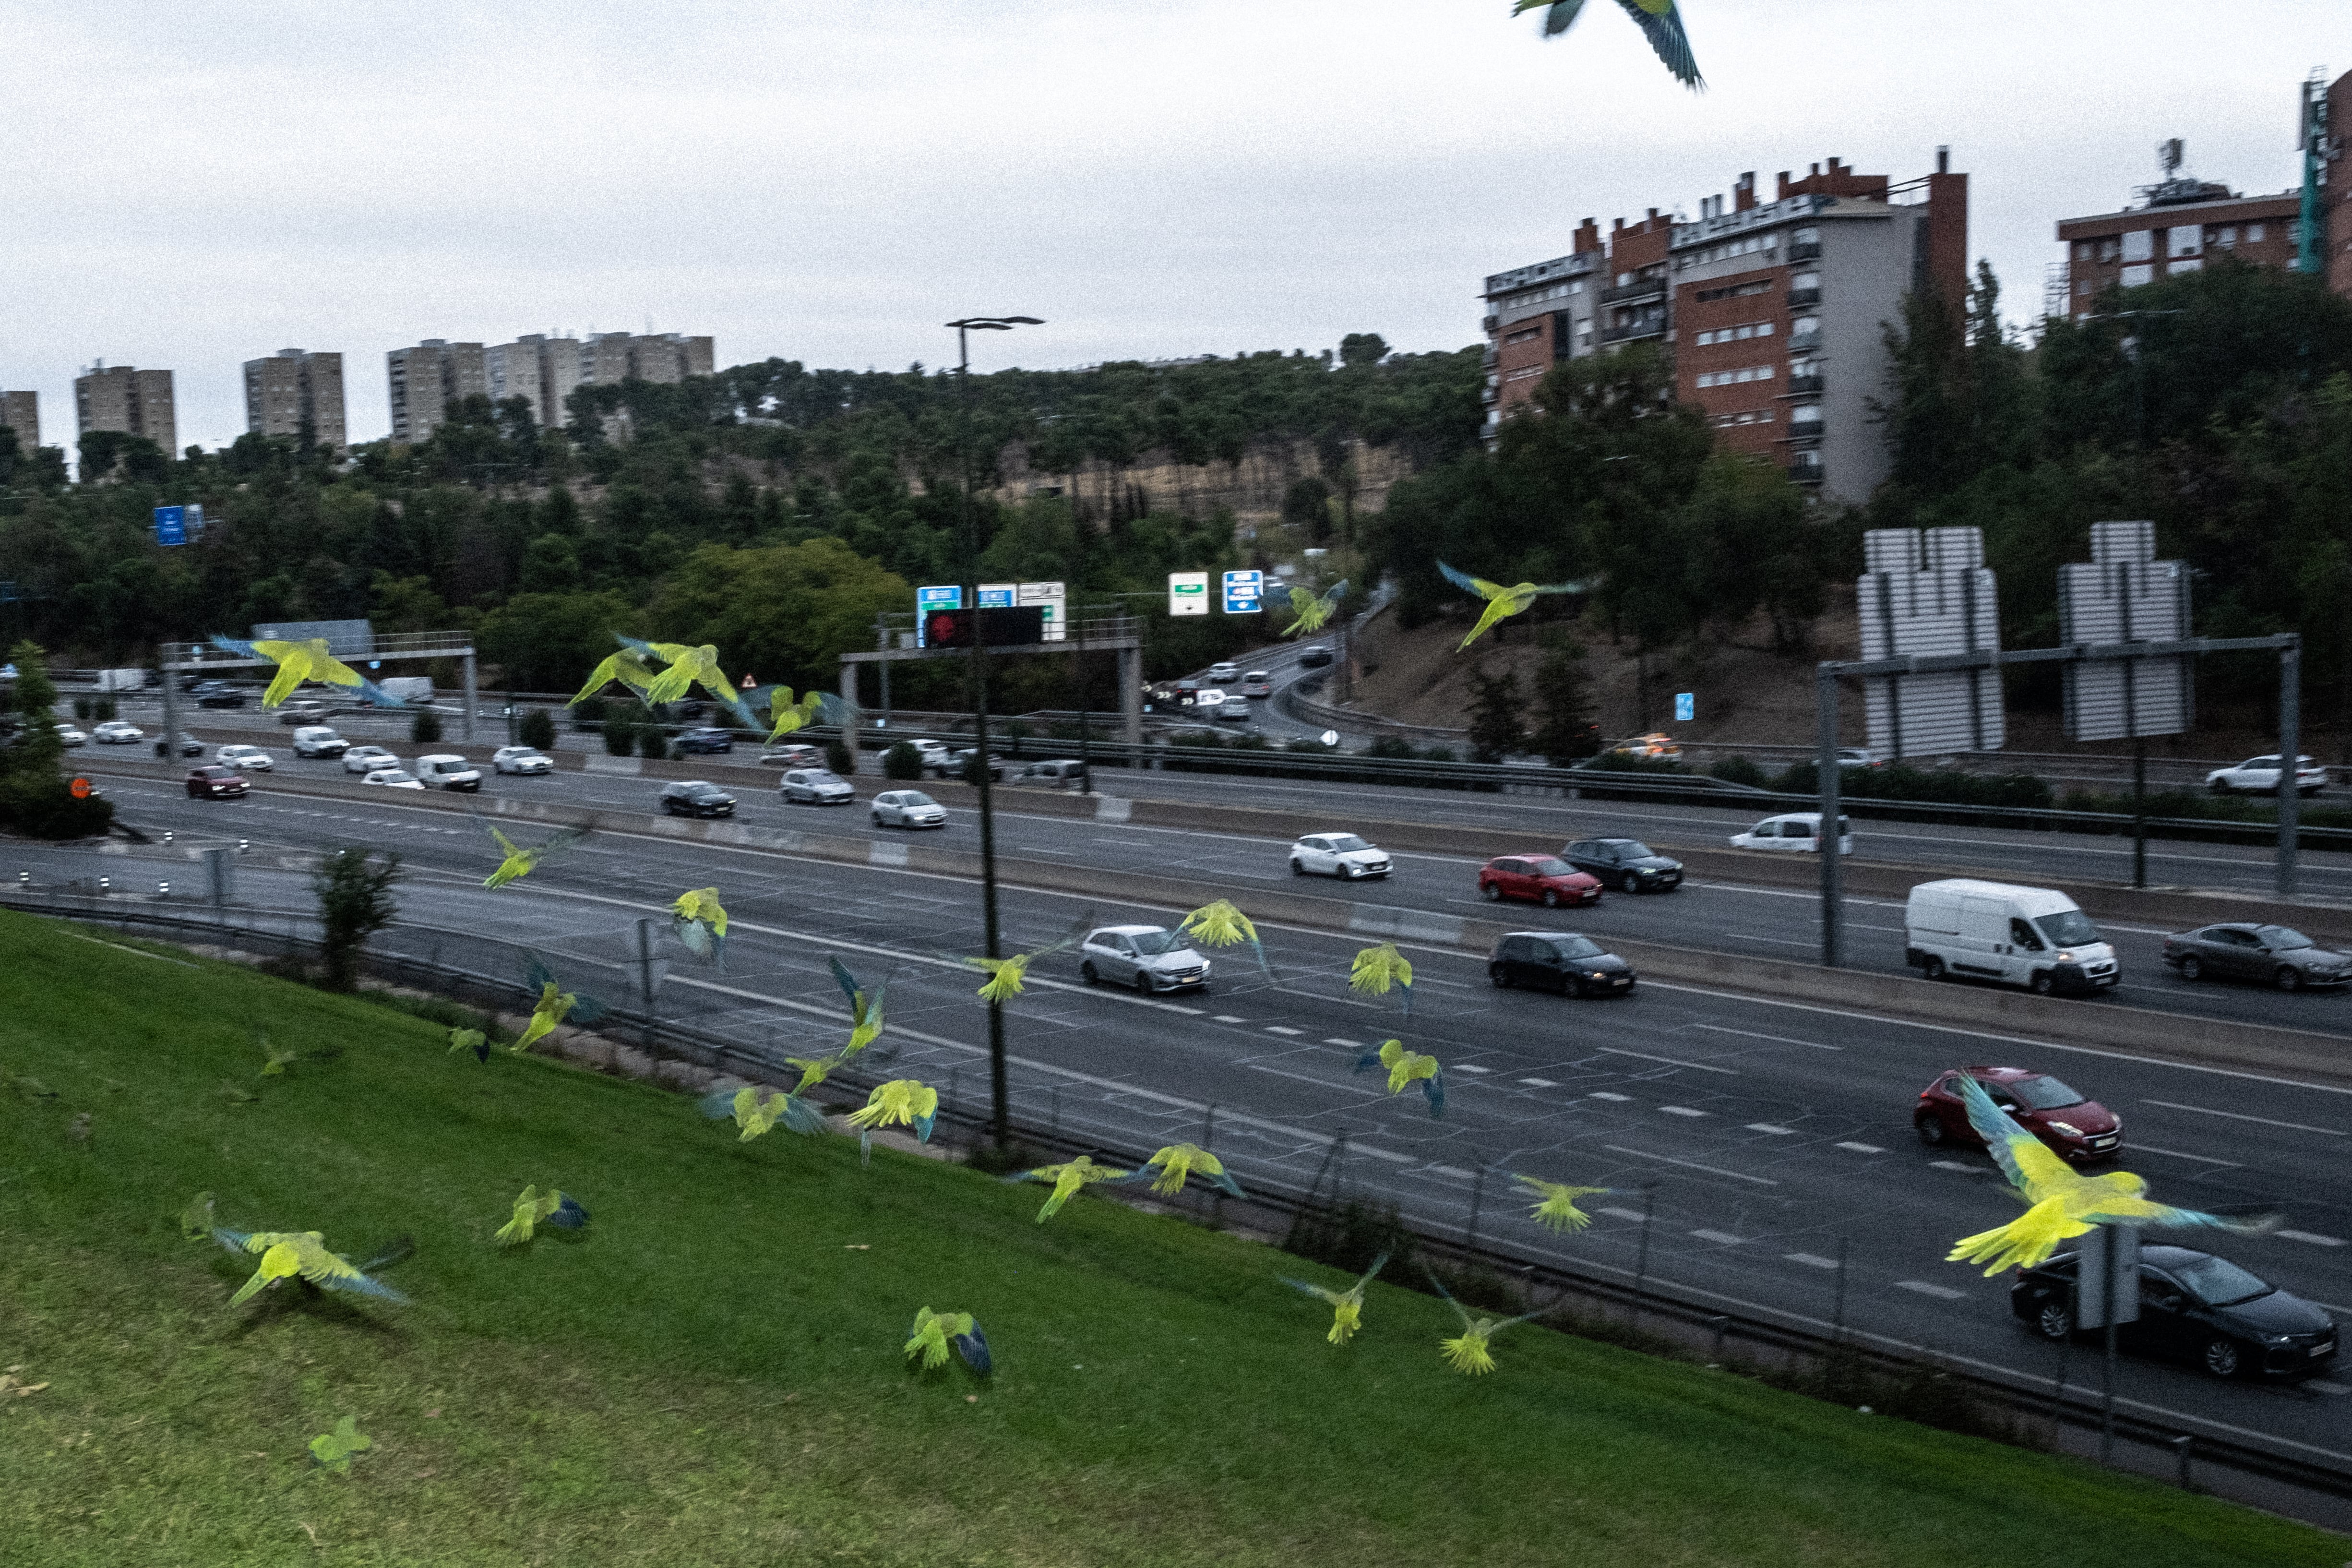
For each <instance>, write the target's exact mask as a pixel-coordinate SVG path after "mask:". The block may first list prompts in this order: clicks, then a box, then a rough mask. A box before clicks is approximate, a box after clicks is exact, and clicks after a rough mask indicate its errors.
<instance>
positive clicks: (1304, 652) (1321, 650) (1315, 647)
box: [1298, 642, 1331, 669]
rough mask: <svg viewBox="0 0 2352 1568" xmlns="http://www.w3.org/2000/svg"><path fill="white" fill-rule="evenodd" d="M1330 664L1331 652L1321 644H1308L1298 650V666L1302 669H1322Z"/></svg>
mask: <svg viewBox="0 0 2352 1568" xmlns="http://www.w3.org/2000/svg"><path fill="white" fill-rule="evenodd" d="M1330 662H1331V650H1330V649H1329V648H1328V647H1326V646H1324V645H1323V644H1321V643H1319V642H1311V643H1308V644H1307V646H1306V647H1303V648H1300V649H1299V650H1298V665H1299V668H1302V669H1320V668H1323V667H1324V666H1325V665H1327V664H1329V663H1330Z"/></svg>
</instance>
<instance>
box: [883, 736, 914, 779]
mask: <svg viewBox="0 0 2352 1568" xmlns="http://www.w3.org/2000/svg"><path fill="white" fill-rule="evenodd" d="M882 776H883V777H884V778H886V779H897V780H898V781H899V782H900V783H905V782H907V781H908V780H910V779H919V778H921V777H922V776H923V753H922V752H919V751H917V750H915V747H914V743H913V742H909V741H900V742H898V743H897V744H896V745H894V746H892V747H891V748H890V749H889V750H888V751H887V752H883V753H882Z"/></svg>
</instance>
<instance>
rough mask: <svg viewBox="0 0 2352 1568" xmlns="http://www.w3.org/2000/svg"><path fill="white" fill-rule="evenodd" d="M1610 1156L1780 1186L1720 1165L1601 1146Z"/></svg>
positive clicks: (1735, 1179) (1608, 1144)
mask: <svg viewBox="0 0 2352 1568" xmlns="http://www.w3.org/2000/svg"><path fill="white" fill-rule="evenodd" d="M1601 1147H1602V1148H1603V1149H1606V1150H1608V1151H1609V1152H1611V1153H1612V1154H1631V1155H1632V1156H1633V1158H1634V1159H1636V1160H1656V1161H1660V1162H1662V1163H1665V1164H1668V1165H1680V1166H1682V1167H1683V1168H1684V1169H1685V1170H1688V1171H1705V1172H1706V1173H1707V1174H1708V1175H1710V1176H1729V1177H1730V1178H1731V1179H1732V1180H1733V1181H1735V1182H1753V1183H1755V1184H1757V1185H1758V1186H1759V1187H1777V1186H1779V1185H1780V1183H1778V1182H1776V1181H1773V1180H1772V1179H1771V1178H1770V1177H1769V1176H1751V1175H1749V1174H1748V1173H1746V1172H1744V1171H1727V1170H1725V1169H1724V1168H1723V1167H1722V1166H1720V1165H1702V1164H1700V1163H1698V1162H1697V1161H1696V1160H1677V1159H1675V1157H1674V1156H1673V1155H1672V1154H1650V1153H1645V1152H1643V1151H1642V1150H1639V1149H1623V1148H1620V1147H1618V1146H1617V1145H1616V1144H1614V1143H1603V1144H1602V1145H1601Z"/></svg>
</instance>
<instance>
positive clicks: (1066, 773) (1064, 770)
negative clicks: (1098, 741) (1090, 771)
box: [1013, 757, 1087, 789]
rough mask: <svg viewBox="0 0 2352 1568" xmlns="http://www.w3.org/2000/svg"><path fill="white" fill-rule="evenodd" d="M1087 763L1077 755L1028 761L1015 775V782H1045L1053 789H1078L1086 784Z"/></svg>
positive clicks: (1044, 783)
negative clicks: (1050, 759) (1041, 761)
mask: <svg viewBox="0 0 2352 1568" xmlns="http://www.w3.org/2000/svg"><path fill="white" fill-rule="evenodd" d="M1086 779H1087V764H1086V763H1082V762H1080V761H1078V760H1077V759H1076V757H1057V758H1055V759H1054V760H1053V761H1052V762H1046V763H1024V764H1023V766H1022V769H1021V771H1020V772H1019V773H1015V774H1014V775H1013V783H1014V784H1043V785H1045V786H1046V787H1048V788H1051V789H1078V788H1080V787H1082V786H1083V785H1084V784H1086Z"/></svg>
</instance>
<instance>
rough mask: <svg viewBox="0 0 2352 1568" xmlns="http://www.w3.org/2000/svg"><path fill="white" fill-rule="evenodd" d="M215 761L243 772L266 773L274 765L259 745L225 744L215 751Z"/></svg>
mask: <svg viewBox="0 0 2352 1568" xmlns="http://www.w3.org/2000/svg"><path fill="white" fill-rule="evenodd" d="M213 761H215V762H216V763H220V765H221V766H223V767H225V768H235V769H236V771H237V772H239V773H268V771H269V770H270V768H271V767H272V766H273V765H274V764H273V763H271V762H270V760H269V753H268V752H265V751H263V750H262V749H261V748H260V747H259V746H223V747H222V748H221V749H220V750H219V751H217V752H214V753H213Z"/></svg>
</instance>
